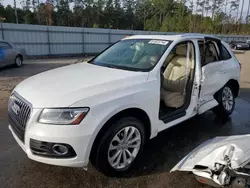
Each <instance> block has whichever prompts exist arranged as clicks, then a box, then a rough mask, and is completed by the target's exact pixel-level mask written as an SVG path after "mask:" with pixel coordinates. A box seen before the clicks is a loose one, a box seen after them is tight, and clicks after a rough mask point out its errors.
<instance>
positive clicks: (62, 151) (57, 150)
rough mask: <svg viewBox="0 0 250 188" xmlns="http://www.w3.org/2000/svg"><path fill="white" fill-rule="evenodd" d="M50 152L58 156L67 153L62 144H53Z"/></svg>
mask: <svg viewBox="0 0 250 188" xmlns="http://www.w3.org/2000/svg"><path fill="white" fill-rule="evenodd" d="M52 151H53V152H54V153H56V154H58V155H66V154H68V152H69V150H68V148H67V147H66V146H64V145H62V144H55V145H54V146H53V147H52Z"/></svg>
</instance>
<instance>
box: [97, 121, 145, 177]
mask: <svg viewBox="0 0 250 188" xmlns="http://www.w3.org/2000/svg"><path fill="white" fill-rule="evenodd" d="M128 126H132V127H135V128H136V129H137V130H138V131H139V132H140V136H141V145H140V148H139V151H138V153H137V155H136V157H135V158H134V159H133V161H132V162H131V163H130V164H129V165H128V166H126V167H124V168H122V169H116V168H114V167H112V166H111V164H110V163H109V160H108V155H109V146H110V144H111V141H112V139H113V138H114V137H115V135H116V134H117V133H119V132H120V131H121V130H123V128H125V127H128ZM145 136H146V134H145V129H144V126H143V124H142V122H141V121H139V120H138V119H137V118H135V117H123V118H120V119H118V120H116V121H114V122H112V125H111V126H110V128H109V129H108V130H107V131H105V133H104V135H102V138H101V139H100V141H99V144H98V146H97V150H96V153H95V156H94V161H92V164H93V165H94V166H95V167H96V168H97V169H98V170H99V171H101V172H102V173H103V174H105V175H106V176H116V177H121V176H123V175H125V174H126V173H128V172H129V170H130V169H131V168H132V166H134V165H135V164H136V162H137V160H138V159H139V158H140V156H141V154H142V150H143V147H144V143H145V138H146V137H145ZM125 153H126V152H125Z"/></svg>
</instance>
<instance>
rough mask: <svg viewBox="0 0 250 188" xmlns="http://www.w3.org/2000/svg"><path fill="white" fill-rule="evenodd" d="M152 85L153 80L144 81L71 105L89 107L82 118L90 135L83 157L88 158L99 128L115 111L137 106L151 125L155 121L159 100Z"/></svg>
mask: <svg viewBox="0 0 250 188" xmlns="http://www.w3.org/2000/svg"><path fill="white" fill-rule="evenodd" d="M153 85H154V84H153V82H150V83H144V84H140V85H137V87H134V86H133V87H129V88H126V89H122V90H117V91H112V92H110V93H104V94H100V95H98V96H94V97H91V98H88V99H85V100H82V101H80V102H78V103H76V104H74V105H73V106H74V107H82V106H87V107H90V111H89V113H88V115H87V116H86V119H84V120H83V124H86V125H83V126H89V129H88V134H89V135H91V139H90V141H89V144H88V147H87V152H86V154H85V159H89V155H90V152H91V148H92V145H93V143H94V141H95V139H96V137H97V135H98V133H99V131H100V130H101V128H102V127H103V126H104V125H105V123H106V122H107V121H108V120H109V119H110V118H112V117H113V116H114V115H116V114H117V113H119V112H121V111H123V110H126V109H129V108H138V109H141V110H143V111H144V112H145V113H147V115H148V117H149V119H150V122H151V125H152V124H153V122H155V121H156V119H157V118H158V113H159V101H158V103H157V100H159V97H158V98H157V97H156V96H157V94H156V92H155V90H152V88H153ZM73 106H72V107H73ZM154 129H155V128H154V127H152V126H151V133H152V132H155V130H154Z"/></svg>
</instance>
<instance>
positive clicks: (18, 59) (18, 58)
mask: <svg viewBox="0 0 250 188" xmlns="http://www.w3.org/2000/svg"><path fill="white" fill-rule="evenodd" d="M22 65H23V59H22V57H21V56H20V55H18V56H16V58H15V66H16V67H21V66H22Z"/></svg>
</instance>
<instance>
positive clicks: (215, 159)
mask: <svg viewBox="0 0 250 188" xmlns="http://www.w3.org/2000/svg"><path fill="white" fill-rule="evenodd" d="M248 143H250V135H240V136H228V137H215V138H214V139H210V140H207V141H206V142H204V143H202V144H201V145H199V146H198V147H197V148H195V149H194V150H193V151H192V152H191V153H189V154H188V155H187V156H186V157H184V159H182V160H181V161H180V162H179V163H178V164H177V165H176V166H175V167H174V168H173V169H172V170H171V172H172V171H176V170H177V171H193V170H194V167H195V166H196V165H197V166H204V167H208V168H209V169H211V170H213V168H214V167H215V164H216V163H218V164H222V165H226V164H227V163H228V160H229V161H230V163H231V167H232V168H233V169H237V168H239V167H243V166H245V165H246V164H247V163H248V162H249V161H250V145H249V144H248Z"/></svg>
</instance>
